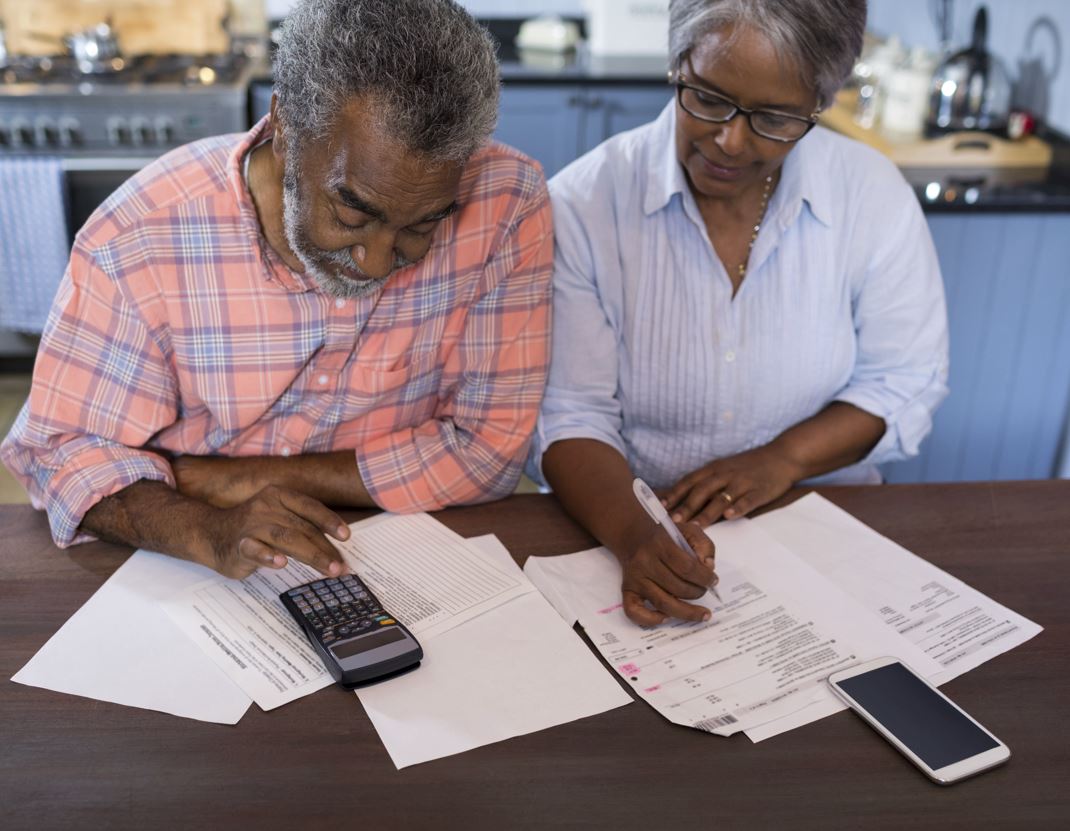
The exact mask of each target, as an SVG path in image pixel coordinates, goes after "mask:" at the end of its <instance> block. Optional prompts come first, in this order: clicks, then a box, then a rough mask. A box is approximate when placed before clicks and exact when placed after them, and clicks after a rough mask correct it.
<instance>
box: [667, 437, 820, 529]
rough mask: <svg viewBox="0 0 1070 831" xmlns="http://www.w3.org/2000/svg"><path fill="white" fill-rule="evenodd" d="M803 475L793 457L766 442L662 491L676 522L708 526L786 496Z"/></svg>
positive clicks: (708, 466)
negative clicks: (790, 458)
mask: <svg viewBox="0 0 1070 831" xmlns="http://www.w3.org/2000/svg"><path fill="white" fill-rule="evenodd" d="M800 478H802V477H801V476H800V472H799V471H798V469H797V467H796V466H795V465H794V464H793V463H792V462H791V461H790V460H789V459H787V458H786V457H785V456H784V455H783V454H781V453H778V452H777V450H776V449H775V448H774V447H773V446H772V445H765V446H764V447H758V448H755V449H754V450H748V451H746V452H744V453H738V454H737V455H735V456H727V457H725V458H724V459H717V460H716V461H713V462H710V463H709V464H707V465H703V466H702V467H700V468H699V469H698V470H693V471H691V473H688V474H687V475H686V476H684V477H683V478H682V479H681V480H680V481H679V482H677V483H676V484H675V485H673V486H672V487H671V488H670V489H669V490H668V492H666V493H664V494H662V497H663V499H662V501H663V502H664V504H665V507H666V509H667V510H668V511H669V515H670V516H672V518H673V520H675V521H676V522H688V521H692V522H697V523H698V524H699V525H700V526H701V527H703V528H704V527H706V526H707V525H709V524H710V523H712V522H716V521H717V520H718V519H720V518H721V517H722V516H723V517H724V518H725V519H735V518H736V517H741V516H746V515H747V514H749V513H750V512H751V511H753V510H754V509H755V508H760V507H761V506H762V505H765V504H767V503H769V502H772V501H773V500H774V499H776V498H778V497H780V496H783V495H784V494H785V493H787V491H788V489H789V488H791V487H792V486H793V485H794V484H795V482H797V481H798V480H799V479H800Z"/></svg>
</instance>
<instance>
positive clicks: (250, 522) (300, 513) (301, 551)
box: [205, 485, 349, 580]
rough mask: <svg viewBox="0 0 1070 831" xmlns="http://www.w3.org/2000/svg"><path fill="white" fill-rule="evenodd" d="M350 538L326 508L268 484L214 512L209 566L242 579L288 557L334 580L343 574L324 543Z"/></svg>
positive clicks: (333, 551) (341, 565) (337, 559)
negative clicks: (214, 520) (232, 505)
mask: <svg viewBox="0 0 1070 831" xmlns="http://www.w3.org/2000/svg"><path fill="white" fill-rule="evenodd" d="M326 535H330V536H332V537H334V538H335V539H337V540H345V539H348V538H349V528H348V526H347V525H346V524H345V522H343V521H342V518H341V517H339V516H338V514H336V513H335V512H334V511H332V510H331V509H330V508H328V507H326V506H325V505H323V504H322V503H320V502H317V501H316V500H315V499H312V498H311V497H308V496H305V495H304V494H301V493H297V492H296V491H291V490H286V489H285V488H278V487H275V486H273V485H269V486H268V487H266V488H264V489H263V490H262V491H260V492H259V493H258V494H256V495H255V496H253V497H252V498H251V499H247V500H245V501H244V502H242V503H240V504H239V505H235V506H234V507H232V508H226V509H223V510H221V511H219V513H218V521H216V522H215V523H213V526H212V528H211V529H209V531H208V538H209V545H210V552H209V553H208V558H209V560H210V561H209V562H206V563H205V565H209V566H211V567H212V568H214V569H215V570H216V571H218V572H219V573H220V574H222V575H224V576H226V577H233V578H236V579H239V580H240V579H242V578H243V577H248V576H249V575H250V574H252V573H253V572H254V571H256V569H257V568H260V567H264V568H282V567H284V566H285V565H286V558H287V557H293V558H294V559H295V560H300V561H301V562H302V563H305V564H307V565H310V566H312V567H313V568H314V569H316V570H318V571H320V572H322V573H323V574H326V575H327V576H328V577H337V576H338V575H339V574H344V573H345V571H346V565H345V562H344V561H343V560H342V555H341V554H339V553H338V550H337V549H336V548H335V547H334V546H333V545H332V544H331V543H330V542H329V541H328V540H327V536H326Z"/></svg>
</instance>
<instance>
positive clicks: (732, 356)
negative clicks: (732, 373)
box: [724, 350, 736, 363]
mask: <svg viewBox="0 0 1070 831" xmlns="http://www.w3.org/2000/svg"><path fill="white" fill-rule="evenodd" d="M724 359H725V362H726V363H732V361H734V360H735V359H736V353H735V352H732V351H731V350H729V351H728V352H725V353H724Z"/></svg>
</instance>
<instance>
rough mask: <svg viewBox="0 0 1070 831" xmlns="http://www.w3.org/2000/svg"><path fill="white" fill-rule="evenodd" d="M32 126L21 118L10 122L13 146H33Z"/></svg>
mask: <svg viewBox="0 0 1070 831" xmlns="http://www.w3.org/2000/svg"><path fill="white" fill-rule="evenodd" d="M33 139H34V135H33V127H31V126H30V122H28V121H26V120H25V119H23V118H16V119H15V120H14V121H12V122H11V143H12V144H13V145H14V146H15V147H33Z"/></svg>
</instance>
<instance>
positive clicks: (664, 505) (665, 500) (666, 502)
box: [661, 499, 669, 508]
mask: <svg viewBox="0 0 1070 831" xmlns="http://www.w3.org/2000/svg"><path fill="white" fill-rule="evenodd" d="M661 507H663V508H668V507H669V500H668V499H662V500H661Z"/></svg>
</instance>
